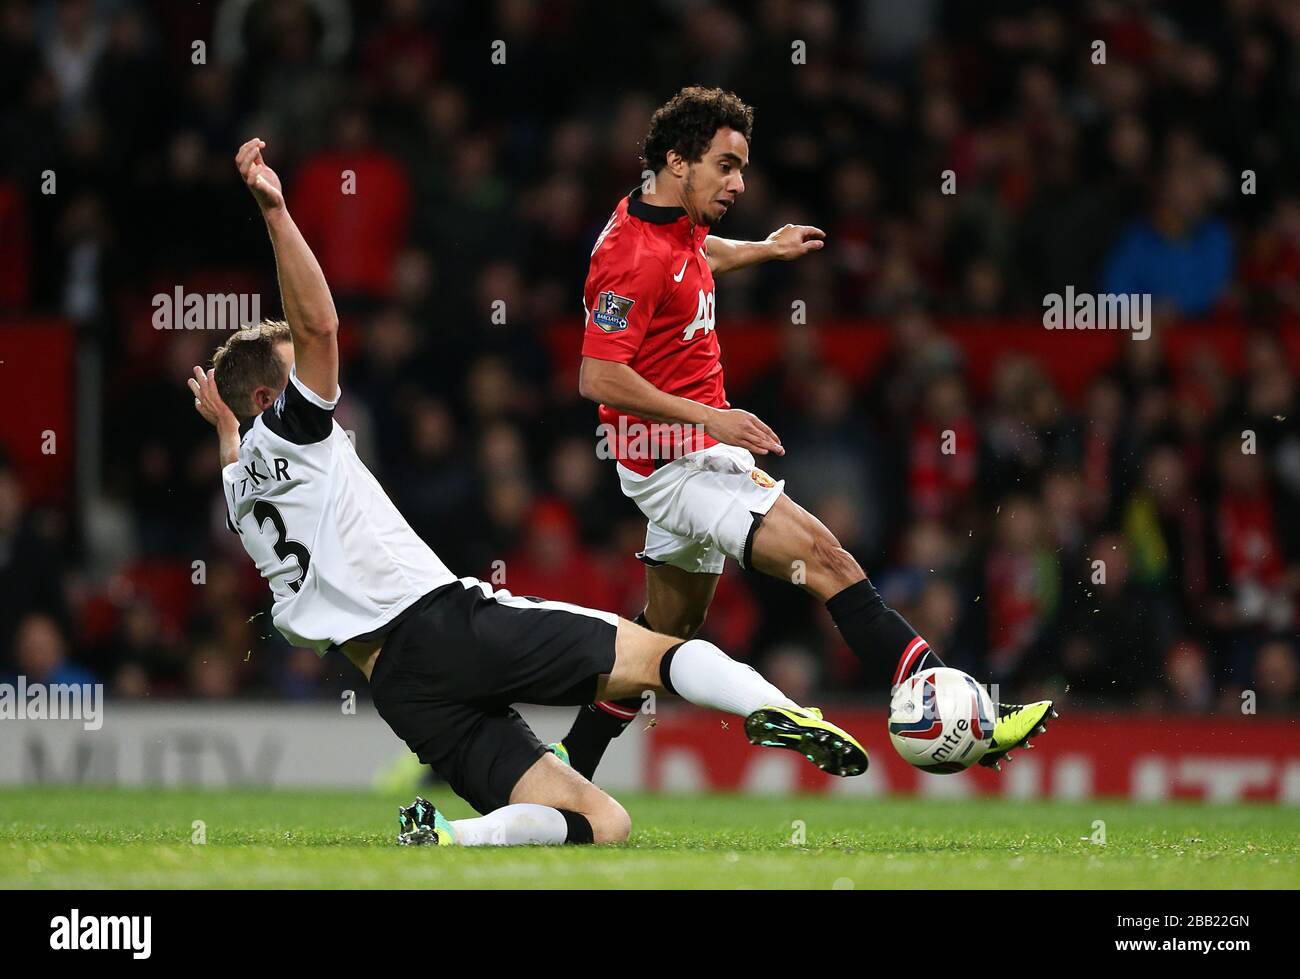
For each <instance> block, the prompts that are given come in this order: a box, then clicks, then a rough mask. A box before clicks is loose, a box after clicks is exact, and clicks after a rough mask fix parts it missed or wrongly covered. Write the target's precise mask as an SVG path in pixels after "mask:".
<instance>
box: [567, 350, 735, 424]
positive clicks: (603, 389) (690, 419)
mask: <svg viewBox="0 0 1300 979" xmlns="http://www.w3.org/2000/svg"><path fill="white" fill-rule="evenodd" d="M578 393H579V394H581V395H582V396H583V397H584V398H587V399H588V400H590V401H596V402H599V403H601V404H606V405H609V407H611V408H613V409H614V410H616V411H621V412H624V413H625V414H629V415H636V416H638V417H640V418H645V419H647V420H649V421H654V422H667V423H669V424H673V425H704V424H706V423H707V422H708V420H709V413H710V412H711V411H713V409H712V408H709V407H708V406H707V405H702V404H700V403H699V402H698V401H692V400H690V399H689V398H680V397H678V396H677V395H675V394H668V393H667V392H665V391H661V390H659V389H658V388H657V387H655V386H654V385H653V384H651V383H650V382H649V381H647V380H646V379H645V378H644V377H642V376H641V375H640V374H638V373H637V372H636V371H634V370H633V369H632V368H630V367H628V366H627V364H620V363H618V362H617V361H613V360H601V359H599V358H597V357H583V358H582V366H581V367H580V368H579V370H578Z"/></svg>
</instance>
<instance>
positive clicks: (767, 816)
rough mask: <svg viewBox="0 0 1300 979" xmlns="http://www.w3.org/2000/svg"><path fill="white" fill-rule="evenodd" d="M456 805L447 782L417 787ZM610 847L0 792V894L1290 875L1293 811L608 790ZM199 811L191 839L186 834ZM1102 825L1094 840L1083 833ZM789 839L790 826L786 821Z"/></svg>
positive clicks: (312, 808)
mask: <svg viewBox="0 0 1300 979" xmlns="http://www.w3.org/2000/svg"><path fill="white" fill-rule="evenodd" d="M426 794H427V795H428V796H429V797H430V798H432V799H433V800H434V801H435V802H436V803H437V804H438V805H439V806H443V805H445V806H446V808H447V811H448V814H449V815H450V816H452V818H459V817H461V816H466V815H472V813H470V812H469V811H468V809H467V807H466V806H465V805H464V804H463V803H461V802H460V801H459V800H457V799H455V798H454V796H452V795H451V793H450V792H448V791H447V790H446V789H445V788H435V789H433V790H431V791H429V792H428V793H426ZM622 801H623V802H624V804H625V805H626V806H627V808H628V811H629V812H631V814H632V820H633V830H632V839H631V840H630V841H629V843H628V844H627V845H625V846H620V847H601V848H591V847H550V848H544V847H528V848H503V849H492V848H487V849H468V848H466V849H456V848H447V849H441V850H440V849H437V848H434V847H411V848H407V847H398V846H396V845H395V843H394V837H395V836H396V831H397V806H398V804H399V803H409V802H410V799H409V798H402V799H399V798H397V797H395V796H393V797H390V796H385V795H378V794H373V793H365V792H288V791H274V792H272V791H265V792H258V791H212V792H188V791H154V790H127V789H120V790H115V789H62V788H61V789H22V790H3V791H0V887H4V888H108V889H120V888H172V887H179V888H244V887H251V888H272V887H303V888H311V887H341V888H358V887H428V888H459V887H471V888H480V887H489V888H491V887H508V888H557V887H598V888H600V887H613V888H656V887H662V888H694V887H718V888H738V887H752V888H787V887H799V888H822V889H827V888H837V887H838V888H857V889H864V888H877V887H910V888H916V887H921V888H925V887H1027V888H1043V887H1102V888H1125V887H1137V888H1206V887H1222V888H1251V887H1270V888H1273V887H1285V888H1295V887H1300V811H1297V810H1296V809H1295V808H1285V807H1277V806H1264V805H1232V806H1201V805H1195V804H1181V803H1175V804H1133V803H1128V802H1122V801H1108V802H1084V803H1059V802H1025V801H1019V800H996V799H991V800H980V801H961V802H950V801H942V802H939V801H921V800H916V799H906V800H904V799H888V800H854V799H833V798H823V797H813V796H784V797H744V798H741V797H738V796H717V795H715V796H648V795H630V796H626V797H623V798H622ZM196 820H201V821H202V824H203V830H204V832H205V833H206V843H202V844H200V843H196V842H192V840H193V839H195V838H196V834H197V832H198V831H197V829H196V828H195V825H194V824H195V821H196ZM1096 820H1102V821H1104V823H1105V838H1106V842H1105V844H1104V845H1102V844H1100V843H1098V842H1093V836H1094V834H1095V833H1096V830H1095V828H1094V822H1095V821H1096ZM801 832H802V834H803V835H802V837H801V836H800V833H801Z"/></svg>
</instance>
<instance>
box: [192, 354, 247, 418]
mask: <svg viewBox="0 0 1300 979" xmlns="http://www.w3.org/2000/svg"><path fill="white" fill-rule="evenodd" d="M215 374H216V371H213V370H209V371H208V372H207V373H206V374H205V373H203V368H202V367H196V368H194V376H193V377H191V378H190V379H189V380H188V381H186V383H187V384H188V385H189V387H190V392H191V393H192V394H193V395H194V410H195V411H197V412H198V413H199V414H200V415H202V416H203V420H204V421H206V422H207V423H208V424H209V425H214V426H216V428H217V429H218V430H225V431H229V430H230V429H238V428H239V419H238V418H236V417H235V413H234V412H233V411H231V410H230V409H229V408H228V407H226V403H225V402H224V401H223V400H221V392H219V391H218V390H217V382H216V380H215Z"/></svg>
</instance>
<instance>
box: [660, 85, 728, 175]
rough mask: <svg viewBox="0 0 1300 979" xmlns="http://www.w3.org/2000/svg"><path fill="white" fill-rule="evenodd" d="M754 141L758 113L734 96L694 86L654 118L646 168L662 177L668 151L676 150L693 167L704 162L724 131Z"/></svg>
mask: <svg viewBox="0 0 1300 979" xmlns="http://www.w3.org/2000/svg"><path fill="white" fill-rule="evenodd" d="M724 126H725V127H728V128H730V129H734V130H736V132H738V133H741V134H743V135H744V137H745V139H746V140H748V139H749V138H750V134H751V133H752V132H753V130H754V110H753V109H752V108H750V107H749V106H747V105H746V104H745V103H744V102H742V101H740V98H739V97H738V96H736V94H735V93H734V92H724V91H723V90H722V89H720V88H704V87H703V86H701V85H691V86H689V87H687V88H684V89H682V90H681V91H680V92H678V93H677V94H676V95H674V96H673V97H672V98H671V99H669V100H668V101H667V102H666V103H665V104H664V105H662V106H660V107H659V108H658V109H656V110H655V114H654V115H653V116H651V117H650V131H649V132H647V133H646V137H645V151H644V152H643V153H642V154H641V159H642V160H644V161H645V165H646V168H647V169H648V170H652V171H654V172H655V173H658V172H659V171H660V170H662V169H663V167H664V165H665V164H666V163H667V162H668V151H669V150H676V151H677V152H678V153H680V154H681V156H682V158H683V159H685V160H689V161H691V162H692V163H694V162H696V161H698V160H700V159H703V157H704V151H705V150H707V149H708V148H709V143H711V142H713V134H714V133H716V132H717V131H718V130H719V129H722V128H723V127H724Z"/></svg>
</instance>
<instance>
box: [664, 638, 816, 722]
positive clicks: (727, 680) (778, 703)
mask: <svg viewBox="0 0 1300 979" xmlns="http://www.w3.org/2000/svg"><path fill="white" fill-rule="evenodd" d="M668 679H669V680H671V681H672V684H673V689H674V690H676V691H677V695H678V696H679V697H681V698H682V699H683V700H689V701H690V702H691V703H693V704H699V705H700V706H701V707H712V708H714V709H715V710H721V711H726V712H727V713H728V714H739V715H740V716H741V717H748V716H749V715H750V714H752V713H754V711H756V710H758V709H759V708H760V707H769V706H775V707H798V706H799V705H798V704H796V703H795V702H794V701H793V700H791V699H790V698H789V697H787V696H786V695H785V694H783V693H782V692H781V691H780V690H778V689H777V688H776V687H774V686H772V684H770V683H768V682H767V681H766V680H764V679H763V677H762V676H761V675H760V674H759V673H758V672H757V671H756V670H755V669H754V668H753V667H752V666H746V665H745V664H744V663H737V662H736V661H735V660H734V659H732V658H731V657H730V656H728V655H727V654H726V653H724V652H723V651H722V650H721V649H719V648H718V647H717V646H715V645H713V643H711V642H707V641H705V640H703V639H691V640H689V641H687V642H684V643H682V644H681V645H680V646H678V647H677V652H675V653H673V658H672V662H671V663H669V664H668Z"/></svg>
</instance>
